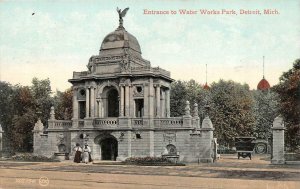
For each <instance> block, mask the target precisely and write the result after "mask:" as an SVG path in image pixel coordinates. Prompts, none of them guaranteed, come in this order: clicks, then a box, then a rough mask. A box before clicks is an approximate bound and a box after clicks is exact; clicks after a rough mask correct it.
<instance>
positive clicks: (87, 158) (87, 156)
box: [83, 144, 91, 163]
mask: <svg viewBox="0 0 300 189" xmlns="http://www.w3.org/2000/svg"><path fill="white" fill-rule="evenodd" d="M90 153H91V148H90V147H89V146H88V145H87V144H86V145H85V146H84V148H83V162H84V163H88V162H89V161H90Z"/></svg>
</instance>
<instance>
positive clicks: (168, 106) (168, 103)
mask: <svg viewBox="0 0 300 189" xmlns="http://www.w3.org/2000/svg"><path fill="white" fill-rule="evenodd" d="M165 98H166V117H170V89H167V90H166V97H165Z"/></svg>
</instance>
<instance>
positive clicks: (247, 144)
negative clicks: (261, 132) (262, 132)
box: [235, 137, 255, 160]
mask: <svg viewBox="0 0 300 189" xmlns="http://www.w3.org/2000/svg"><path fill="white" fill-rule="evenodd" d="M254 146H255V137H236V138H235V147H236V151H237V153H238V159H240V157H243V158H246V157H249V158H250V160H251V156H252V153H253V150H254Z"/></svg>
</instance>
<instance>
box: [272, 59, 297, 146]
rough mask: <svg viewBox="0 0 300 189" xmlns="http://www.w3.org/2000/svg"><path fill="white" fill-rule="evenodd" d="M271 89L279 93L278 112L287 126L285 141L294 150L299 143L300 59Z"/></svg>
mask: <svg viewBox="0 0 300 189" xmlns="http://www.w3.org/2000/svg"><path fill="white" fill-rule="evenodd" d="M273 89H274V90H275V91H276V92H277V93H278V94H279V99H280V103H279V112H280V114H281V115H282V116H283V117H284V120H285V126H286V128H287V132H286V137H285V138H286V143H287V145H288V146H290V147H291V149H292V150H294V149H295V148H296V147H297V146H299V145H300V59H297V60H295V62H294V64H293V68H292V69H290V70H288V71H287V72H284V73H283V74H282V76H281V77H280V78H279V84H277V85H275V86H274V87H273Z"/></svg>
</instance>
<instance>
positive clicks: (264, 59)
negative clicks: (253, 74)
mask: <svg viewBox="0 0 300 189" xmlns="http://www.w3.org/2000/svg"><path fill="white" fill-rule="evenodd" d="M263 79H265V56H263Z"/></svg>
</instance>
